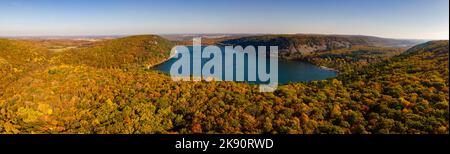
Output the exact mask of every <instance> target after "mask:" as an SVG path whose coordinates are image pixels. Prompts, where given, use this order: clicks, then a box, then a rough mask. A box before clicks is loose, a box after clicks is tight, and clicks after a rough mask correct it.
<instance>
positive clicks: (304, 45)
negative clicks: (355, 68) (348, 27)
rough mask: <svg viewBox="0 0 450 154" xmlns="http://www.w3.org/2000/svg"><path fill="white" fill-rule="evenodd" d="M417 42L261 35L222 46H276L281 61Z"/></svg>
mask: <svg viewBox="0 0 450 154" xmlns="http://www.w3.org/2000/svg"><path fill="white" fill-rule="evenodd" d="M416 43H417V42H413V41H407V40H394V39H384V38H378V37H370V36H348V35H303V34H296V35H261V36H250V37H242V38H237V39H231V40H225V41H223V42H221V44H223V45H240V46H249V45H252V46H261V45H262V46H278V50H279V57H280V58H282V59H298V58H301V57H302V56H304V55H308V54H311V53H315V52H322V51H329V50H335V49H342V48H350V47H352V46H354V45H365V46H390V47H392V46H412V45H415V44H416Z"/></svg>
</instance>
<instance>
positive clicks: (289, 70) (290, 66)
mask: <svg viewBox="0 0 450 154" xmlns="http://www.w3.org/2000/svg"><path fill="white" fill-rule="evenodd" d="M202 48H204V47H202ZM220 48H221V50H222V59H223V60H222V62H223V66H222V70H223V71H222V74H223V75H222V76H225V74H226V73H227V72H226V70H225V69H224V67H227V66H225V64H224V61H225V60H224V59H225V58H229V57H225V54H223V52H224V47H220ZM188 49H189V50H190V52H191V55H192V49H193V48H192V46H190V47H188ZM227 55H228V54H227ZM180 57H181V56H179V57H178V58H171V59H169V60H167V61H165V62H163V63H161V64H159V65H156V66H154V67H153V69H155V70H159V71H162V72H165V73H169V72H170V68H171V66H172V64H173V63H175V61H177V60H178V59H179V58H180ZM247 57H248V56H245V59H246V60H245V63H244V64H245V66H243V67H244V71H245V79H244V80H245V81H246V82H248V83H254V84H260V83H267V82H261V81H259V79H257V81H248V75H247V72H248V70H249V69H255V70H257V66H248V65H247V62H248V60H247ZM194 58H197V57H193V56H191V72H192V65H193V64H192V61H193V60H192V59H194ZM234 58H235V57H234ZM272 58H273V57H272ZM210 59H211V58H209V59H208V58H202V66H203V65H204V64H205V63H206V62H207V61H208V60H210ZM267 61H269V60H267ZM233 65H234V66H235V65H236V62H234V63H233ZM267 65H268V64H267ZM241 67H242V66H241ZM267 67H268V66H267ZM212 70H214V69H212ZM233 71H234V72H236V69H235V68H234V69H233ZM228 73H229V72H228ZM336 75H337V72H336V71H332V70H328V69H323V68H321V67H319V66H315V65H312V64H310V63H307V62H302V61H286V60H278V83H279V84H287V83H293V82H308V81H314V80H324V79H327V78H332V77H335V76H336ZM233 80H234V81H236V79H235V76H234V79H233Z"/></svg>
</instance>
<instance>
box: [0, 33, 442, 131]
mask: <svg viewBox="0 0 450 154" xmlns="http://www.w3.org/2000/svg"><path fill="white" fill-rule="evenodd" d="M51 44H52V43H48V42H47V43H46V44H43V43H42V42H38V41H27V40H10V39H0V133H6V134H48V133H49V134H60V133H63V134H176V133H181V134H191V133H208V134H215V133H230V134H242V133H244V134H448V133H449V104H448V102H449V70H448V68H449V45H448V41H431V42H427V43H424V44H420V45H417V46H414V47H412V48H409V49H406V48H399V47H375V46H371V45H367V44H362V45H354V46H350V47H346V48H337V49H332V50H329V51H322V52H317V53H313V54H308V55H307V56H302V57H299V60H304V61H308V62H310V63H313V64H316V65H320V66H326V67H330V68H333V69H336V70H339V75H338V76H337V77H336V78H331V79H327V80H320V81H312V82H301V83H290V84H286V85H282V86H279V87H278V89H277V90H276V91H275V92H272V93H261V92H259V89H258V86H256V85H252V84H246V83H236V82H174V81H172V80H171V78H170V76H168V75H166V74H164V73H162V72H158V71H155V70H152V69H151V66H153V65H155V64H158V63H160V62H162V61H164V60H166V59H167V58H168V56H169V52H170V49H171V47H172V46H173V45H174V44H177V42H171V41H168V40H166V39H164V38H162V37H160V36H156V35H142V36H131V37H124V38H119V39H111V40H105V41H99V42H95V43H92V44H89V45H83V46H80V47H76V48H67V49H65V50H63V51H58V52H55V51H52V50H50V49H51ZM58 45H59V46H60V45H61V43H59V44H58ZM63 45H64V44H63Z"/></svg>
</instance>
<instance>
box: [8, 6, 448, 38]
mask: <svg viewBox="0 0 450 154" xmlns="http://www.w3.org/2000/svg"><path fill="white" fill-rule="evenodd" d="M167 33H319V34H358V35H373V36H381V37H391V38H415V39H448V37H449V1H448V0H161V1H157V0H151V1H141V0H32V1H31V0H1V1H0V36H11V35H12V36H16V35H123V34H125V35H131V34H167Z"/></svg>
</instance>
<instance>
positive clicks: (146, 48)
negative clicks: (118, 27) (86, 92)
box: [51, 35, 173, 68]
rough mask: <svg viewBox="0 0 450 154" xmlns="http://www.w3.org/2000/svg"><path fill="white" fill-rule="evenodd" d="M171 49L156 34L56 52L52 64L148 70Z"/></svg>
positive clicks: (170, 44)
mask: <svg viewBox="0 0 450 154" xmlns="http://www.w3.org/2000/svg"><path fill="white" fill-rule="evenodd" d="M172 46H173V44H172V43H171V42H170V41H168V40H166V39H164V38H162V37H160V36H156V35H142V36H130V37H124V38H119V39H112V40H106V41H101V42H97V43H96V44H94V45H91V46H90V47H86V48H77V49H71V50H68V51H65V52H59V53H56V55H55V56H54V57H53V58H52V60H51V62H52V63H54V64H72V65H79V64H84V65H88V66H93V67H98V68H136V67H147V66H151V65H154V64H157V63H160V62H162V61H163V60H165V59H167V58H168V57H169V54H170V50H171V49H172Z"/></svg>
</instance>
